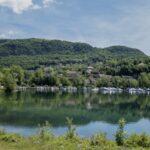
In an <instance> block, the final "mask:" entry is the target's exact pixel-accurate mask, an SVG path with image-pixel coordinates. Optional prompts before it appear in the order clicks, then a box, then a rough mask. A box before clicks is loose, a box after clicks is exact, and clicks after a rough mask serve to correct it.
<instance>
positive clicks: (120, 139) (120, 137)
mask: <svg viewBox="0 0 150 150" xmlns="http://www.w3.org/2000/svg"><path fill="white" fill-rule="evenodd" d="M118 124H119V128H118V130H117V132H116V135H115V137H116V142H117V144H118V145H119V146H122V145H123V144H124V141H125V137H126V133H125V131H124V126H125V120H124V119H120V120H119V122H118Z"/></svg>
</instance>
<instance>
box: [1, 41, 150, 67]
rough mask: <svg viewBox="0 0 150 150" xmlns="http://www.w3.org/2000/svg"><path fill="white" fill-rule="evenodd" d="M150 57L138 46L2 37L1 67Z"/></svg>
mask: <svg viewBox="0 0 150 150" xmlns="http://www.w3.org/2000/svg"><path fill="white" fill-rule="evenodd" d="M145 57H147V56H146V55H145V54H144V53H143V52H141V51H140V50H138V49H134V48H129V47H125V46H112V47H107V48H96V47H92V46H91V45H89V44H87V43H73V42H68V41H60V40H45V39H15V40H12V39H1V40H0V66H11V65H12V64H15V65H20V66H22V67H24V68H37V67H40V66H43V65H44V66H48V65H57V64H60V63H61V64H75V63H79V64H82V63H95V62H103V61H106V60H110V59H141V58H145Z"/></svg>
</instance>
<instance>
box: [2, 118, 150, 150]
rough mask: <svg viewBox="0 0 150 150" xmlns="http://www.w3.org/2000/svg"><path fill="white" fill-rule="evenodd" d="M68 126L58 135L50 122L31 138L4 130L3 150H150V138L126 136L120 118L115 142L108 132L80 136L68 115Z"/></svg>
mask: <svg viewBox="0 0 150 150" xmlns="http://www.w3.org/2000/svg"><path fill="white" fill-rule="evenodd" d="M67 125H68V132H67V134H66V135H64V136H59V137H56V136H54V135H53V134H52V133H51V132H50V128H49V124H48V123H47V122H46V123H45V124H44V125H43V126H40V128H39V133H38V134H37V135H34V136H31V137H22V136H20V135H18V134H10V133H6V132H4V131H3V130H1V131H0V150H150V137H149V136H148V135H147V134H145V133H142V134H140V135H137V134H131V135H130V136H127V134H126V132H125V131H124V125H125V121H124V120H120V121H119V126H118V130H117V131H116V135H115V138H116V140H115V141H113V140H109V139H107V138H106V135H105V134H97V135H94V136H93V137H91V138H80V137H78V136H77V134H76V133H75V127H74V126H73V125H72V120H70V119H69V118H67Z"/></svg>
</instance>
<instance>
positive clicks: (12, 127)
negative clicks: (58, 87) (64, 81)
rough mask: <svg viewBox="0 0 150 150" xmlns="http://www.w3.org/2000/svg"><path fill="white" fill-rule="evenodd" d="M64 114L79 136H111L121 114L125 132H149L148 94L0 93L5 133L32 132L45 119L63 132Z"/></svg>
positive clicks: (149, 108)
mask: <svg viewBox="0 0 150 150" xmlns="http://www.w3.org/2000/svg"><path fill="white" fill-rule="evenodd" d="M66 117H71V118H73V119H74V123H75V124H76V125H77V132H78V134H79V135H80V136H89V135H92V134H94V133H97V132H99V131H102V132H107V133H108V136H109V137H111V138H112V135H113V133H114V131H115V130H116V127H117V121H118V120H119V119H120V118H122V117H124V118H125V119H126V121H127V126H126V128H127V130H128V131H129V132H134V131H135V132H138V131H145V132H150V128H148V126H149V127H150V121H149V118H150V96H148V95H128V94H125V93H122V94H114V95H109V94H106V95H103V94H99V93H81V92H80V93H61V92H60V93H50V92H49V93H47V92H45V93H44V92H35V91H32V92H30V91H26V92H17V93H14V94H11V95H6V94H4V93H0V125H1V127H4V128H6V130H7V131H9V132H13V131H14V132H19V133H22V134H23V135H28V134H33V133H35V132H36V130H37V128H36V127H37V124H39V123H43V122H44V121H45V120H48V121H49V122H50V123H51V124H52V126H53V131H54V133H55V134H62V133H64V132H65V131H66Z"/></svg>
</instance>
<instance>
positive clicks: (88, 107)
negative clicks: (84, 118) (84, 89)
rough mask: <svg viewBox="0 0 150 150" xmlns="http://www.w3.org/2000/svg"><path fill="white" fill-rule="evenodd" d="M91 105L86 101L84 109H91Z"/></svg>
mask: <svg viewBox="0 0 150 150" xmlns="http://www.w3.org/2000/svg"><path fill="white" fill-rule="evenodd" d="M92 108H93V107H92V105H91V103H90V102H87V103H86V109H88V110H91V109H92Z"/></svg>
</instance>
